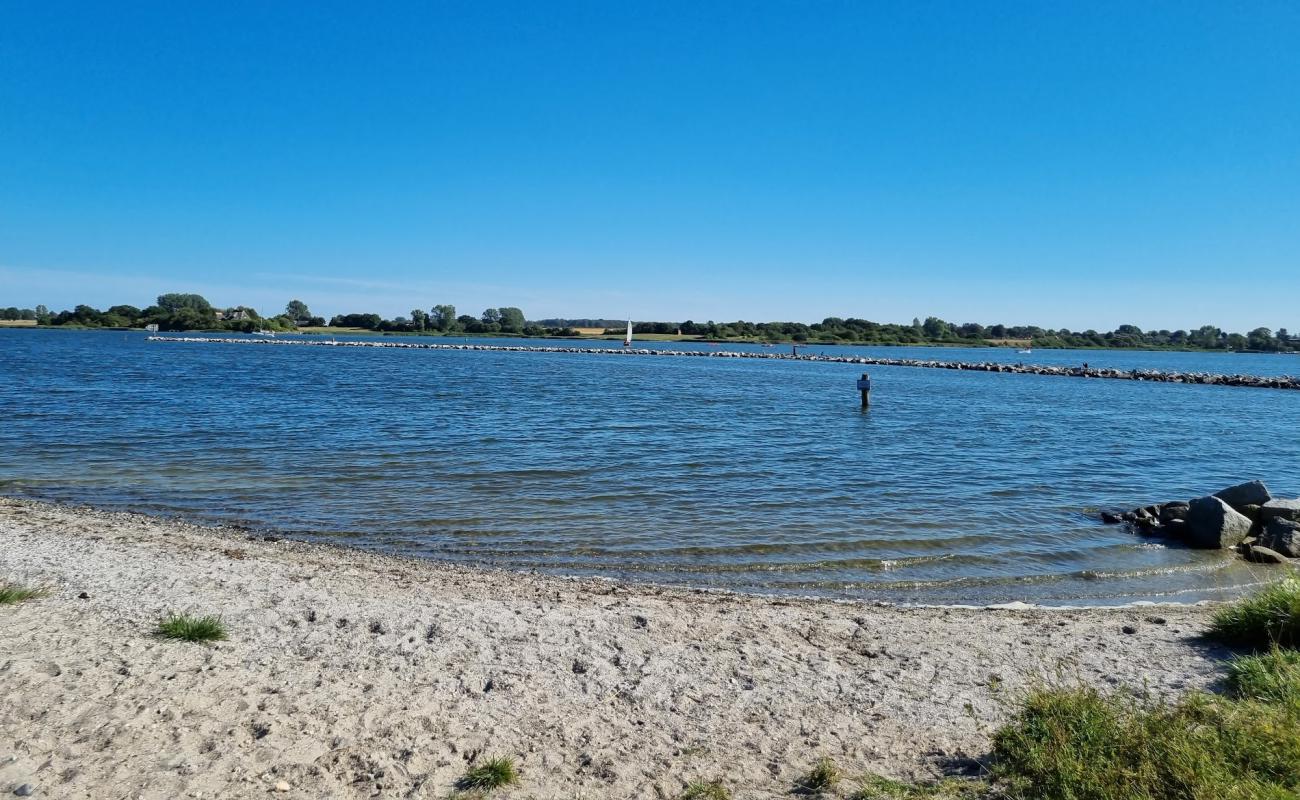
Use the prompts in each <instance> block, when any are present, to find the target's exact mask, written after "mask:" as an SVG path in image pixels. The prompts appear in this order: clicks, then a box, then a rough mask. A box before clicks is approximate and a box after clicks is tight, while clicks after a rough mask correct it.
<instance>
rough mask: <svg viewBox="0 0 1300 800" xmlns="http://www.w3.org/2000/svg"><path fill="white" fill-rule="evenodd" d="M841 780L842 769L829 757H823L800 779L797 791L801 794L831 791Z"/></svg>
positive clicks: (796, 787)
mask: <svg viewBox="0 0 1300 800" xmlns="http://www.w3.org/2000/svg"><path fill="white" fill-rule="evenodd" d="M839 782H840V770H839V767H837V766H835V762H834V761H831V760H830V759H829V758H822V759H819V760H818V761H817V763H816V764H814V765H813V768H812V769H811V770H809V771H808V774H807V775H804V776H803V777H802V778H800V779H799V780H798V781H796V782H795V787H794V788H795V791H796V792H797V793H799V794H812V795H819V794H825V793H826V792H829V791H831V790H832V789H834V788H835V786H836V785H837V784H838V783H839Z"/></svg>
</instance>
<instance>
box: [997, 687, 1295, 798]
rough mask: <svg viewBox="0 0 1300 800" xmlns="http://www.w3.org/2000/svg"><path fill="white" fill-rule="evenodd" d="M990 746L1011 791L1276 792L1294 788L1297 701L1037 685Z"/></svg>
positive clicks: (1132, 794)
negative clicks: (1149, 697) (1161, 700)
mask: <svg viewBox="0 0 1300 800" xmlns="http://www.w3.org/2000/svg"><path fill="white" fill-rule="evenodd" d="M993 755H994V759H995V761H994V770H993V774H994V776H995V778H997V779H998V781H999V784H1000V785H1001V787H1002V788H1004V789H1005V791H1006V794H1007V795H1008V796H1009V797H1011V798H1026V799H1027V798H1034V800H1118V799H1119V798H1124V800H1175V798H1223V800H1265V799H1267V800H1273V799H1274V798H1278V800H1280V798H1284V797H1296V796H1297V794H1298V793H1300V710H1298V709H1297V708H1295V707H1293V706H1287V705H1271V704H1267V703H1261V702H1257V701H1254V700H1235V701H1234V700H1231V699H1228V698H1223V697H1217V696H1214V695H1209V694H1205V693H1194V694H1191V695H1188V696H1187V697H1186V698H1184V699H1183V700H1181V701H1179V702H1178V703H1176V704H1158V705H1148V704H1142V703H1140V702H1139V701H1138V700H1137V699H1136V698H1134V697H1132V696H1131V695H1115V696H1107V695H1103V694H1101V693H1100V692H1098V691H1096V690H1095V689H1091V688H1080V689H1045V690H1039V691H1035V692H1032V693H1031V694H1030V695H1029V697H1028V698H1027V699H1026V701H1025V705H1024V707H1023V708H1022V709H1021V711H1020V712H1019V713H1018V714H1017V715H1016V716H1015V718H1013V719H1012V721H1011V722H1010V723H1008V724H1007V725H1006V726H1004V727H1003V728H1001V729H1000V730H999V731H998V732H997V733H996V734H995V735H994V739H993Z"/></svg>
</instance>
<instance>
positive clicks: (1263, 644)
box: [1210, 578, 1300, 650]
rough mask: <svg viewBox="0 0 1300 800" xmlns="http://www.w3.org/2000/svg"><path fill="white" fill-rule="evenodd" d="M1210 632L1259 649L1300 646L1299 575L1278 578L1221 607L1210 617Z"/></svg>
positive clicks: (1216, 637) (1229, 640) (1228, 642)
mask: <svg viewBox="0 0 1300 800" xmlns="http://www.w3.org/2000/svg"><path fill="white" fill-rule="evenodd" d="M1210 636H1211V637H1213V638H1215V639H1218V640H1219V641H1222V642H1225V643H1227V644H1235V645H1244V646H1247V647H1253V648H1256V649H1260V650H1263V649H1267V648H1269V647H1272V646H1274V645H1277V646H1281V647H1300V579H1296V578H1287V579H1286V580H1281V581H1278V582H1277V583H1274V584H1271V585H1269V586H1267V587H1265V588H1264V590H1263V591H1261V592H1260V593H1259V594H1257V595H1255V596H1254V597H1249V598H1246V599H1245V600H1240V601H1238V602H1236V603H1233V604H1232V605H1229V606H1224V607H1223V608H1221V609H1219V610H1218V611H1216V612H1215V613H1214V617H1213V618H1212V619H1211V621H1210Z"/></svg>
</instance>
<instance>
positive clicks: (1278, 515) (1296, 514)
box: [1258, 498, 1300, 525]
mask: <svg viewBox="0 0 1300 800" xmlns="http://www.w3.org/2000/svg"><path fill="white" fill-rule="evenodd" d="M1271 519H1289V520H1292V521H1295V522H1300V500H1282V499H1280V498H1279V499H1276V500H1269V501H1268V502H1267V503H1265V504H1264V505H1262V506H1260V508H1259V520H1258V521H1259V523H1260V524H1261V525H1267V524H1268V522H1269V520H1271Z"/></svg>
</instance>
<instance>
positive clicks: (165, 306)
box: [158, 294, 212, 314]
mask: <svg viewBox="0 0 1300 800" xmlns="http://www.w3.org/2000/svg"><path fill="white" fill-rule="evenodd" d="M158 307H159V308H161V309H162V310H163V311H166V312H168V313H173V314H174V313H176V312H177V311H180V310H181V309H183V308H188V309H193V310H194V311H197V312H199V313H200V314H210V313H212V304H211V303H209V302H208V301H207V300H206V299H204V297H203V295H198V294H160V295H158Z"/></svg>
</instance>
